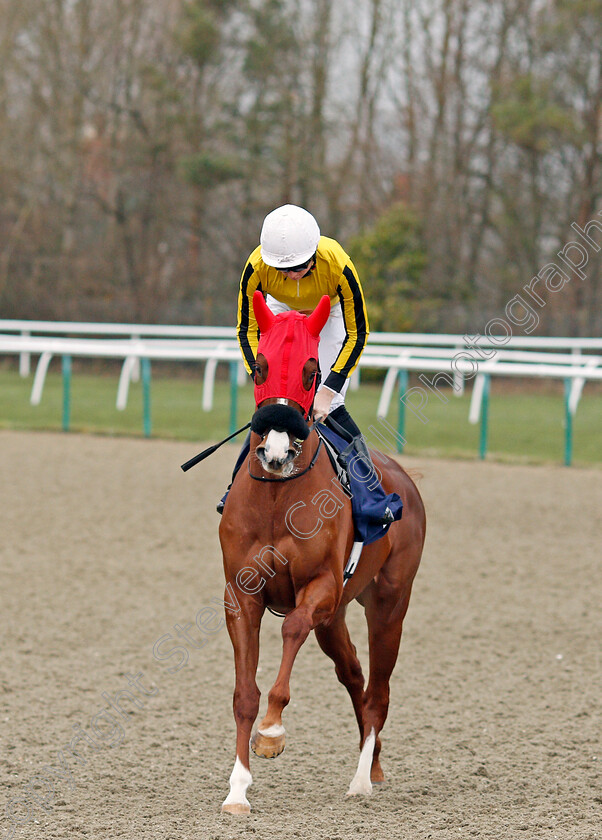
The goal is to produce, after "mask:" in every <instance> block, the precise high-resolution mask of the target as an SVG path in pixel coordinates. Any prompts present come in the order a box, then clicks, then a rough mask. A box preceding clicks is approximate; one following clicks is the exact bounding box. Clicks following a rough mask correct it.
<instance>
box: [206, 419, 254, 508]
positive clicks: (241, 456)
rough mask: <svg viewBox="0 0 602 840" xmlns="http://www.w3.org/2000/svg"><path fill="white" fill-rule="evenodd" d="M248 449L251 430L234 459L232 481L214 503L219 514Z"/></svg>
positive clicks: (249, 447)
mask: <svg viewBox="0 0 602 840" xmlns="http://www.w3.org/2000/svg"><path fill="white" fill-rule="evenodd" d="M250 450H251V432H249V433H248V435H247V436H246V438H245V442H244V443H243V445H242V449H241V450H240V454H239V456H238V458H237V460H236V463H235V464H234V469H233V470H232V481H231V482H230V484H229V485H228V489H227V490H226V492H225V493H224V495H223V496H222V498H221V499H220V500H219V502H218V503H217V505H216V508H215V509H216V511H217V512H218V513H219V515H220V516H221V515H222V513H223V512H224V505H225V504H226V499H227V498H228V493H229V492H230V488H231V487H232V484H233V482H234V479H235V478H236V473H237V472H238V471H239V469H240V468H241V467H242V465H243V464H244V462H245V458H246V457H247V455H248V454H249V452H250Z"/></svg>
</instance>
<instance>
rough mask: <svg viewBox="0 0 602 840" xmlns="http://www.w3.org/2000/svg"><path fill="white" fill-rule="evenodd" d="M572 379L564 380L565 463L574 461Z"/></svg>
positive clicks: (568, 465) (569, 464)
mask: <svg viewBox="0 0 602 840" xmlns="http://www.w3.org/2000/svg"><path fill="white" fill-rule="evenodd" d="M570 403H571V380H570V379H569V378H568V377H567V379H565V380H564V465H565V467H570V466H571V464H572V462H573V415H572V413H571V404H570Z"/></svg>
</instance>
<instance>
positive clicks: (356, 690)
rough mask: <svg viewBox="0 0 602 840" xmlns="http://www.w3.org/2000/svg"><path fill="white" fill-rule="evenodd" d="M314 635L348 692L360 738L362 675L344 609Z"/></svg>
mask: <svg viewBox="0 0 602 840" xmlns="http://www.w3.org/2000/svg"><path fill="white" fill-rule="evenodd" d="M315 634H316V639H317V641H318V644H319V645H320V647H321V648H322V650H323V651H324V653H325V654H326V655H327V656H328V657H330V659H332V661H333V662H334V667H335V673H336V675H337V678H338V680H339V682H340V683H341V684H342V685H344V686H345V688H346V689H347V691H348V692H349V696H350V698H351V702H352V704H353V711H354V712H355V718H356V720H357V724H358V727H359V731H360V738H361V737H362V734H363V728H364V721H363V716H364V675H363V673H362V666H361V665H360V661H359V659H358V658H357V652H356V649H355V645H354V644H353V642H352V641H351V638H350V636H349V630H348V629H347V624H346V623H345V608H343V609H341V610H339V612H338V613H337V615H336V616H335V618H334V619H333V621H332V622H331V624H329V625H328V626H324V625H321V626H320V627H316V630H315Z"/></svg>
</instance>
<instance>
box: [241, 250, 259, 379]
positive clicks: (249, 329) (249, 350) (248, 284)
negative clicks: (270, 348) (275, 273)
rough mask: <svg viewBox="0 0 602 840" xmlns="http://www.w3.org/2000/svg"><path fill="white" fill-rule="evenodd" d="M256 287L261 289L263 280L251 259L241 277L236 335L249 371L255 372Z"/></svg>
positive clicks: (257, 339) (256, 341)
mask: <svg viewBox="0 0 602 840" xmlns="http://www.w3.org/2000/svg"><path fill="white" fill-rule="evenodd" d="M256 289H259V290H260V291H261V282H260V278H259V276H258V274H257V272H256V271H255V269H254V267H253V264H252V262H251V261H250V260H249V262H248V263H247V265H246V266H245V269H244V271H243V273H242V277H241V278H240V290H239V292H238V318H237V324H236V337H237V338H238V344H239V346H240V350H241V352H242V357H243V361H244V364H245V367H246V369H247V371H248V373H252V372H253V363H254V362H255V358H256V356H257V345H258V344H259V327H258V326H257V321H256V319H255V313H254V312H253V294H254V292H255V291H256Z"/></svg>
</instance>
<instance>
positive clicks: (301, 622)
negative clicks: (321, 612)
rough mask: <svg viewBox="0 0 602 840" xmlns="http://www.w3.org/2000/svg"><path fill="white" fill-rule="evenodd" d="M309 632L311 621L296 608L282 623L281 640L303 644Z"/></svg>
mask: <svg viewBox="0 0 602 840" xmlns="http://www.w3.org/2000/svg"><path fill="white" fill-rule="evenodd" d="M310 630H311V619H310V617H309V615H307V614H305V612H304V611H302V610H300V609H299V608H297V609H296V610H293V612H291V613H289V614H288V615H287V617H286V618H285V619H284V621H283V622H282V639H283V641H285V642H299V641H301V642H304V641H305V639H306V638H307V636H308V635H309V631H310Z"/></svg>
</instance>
